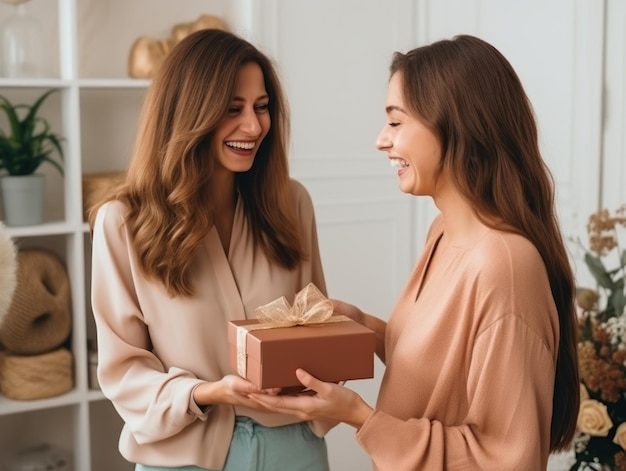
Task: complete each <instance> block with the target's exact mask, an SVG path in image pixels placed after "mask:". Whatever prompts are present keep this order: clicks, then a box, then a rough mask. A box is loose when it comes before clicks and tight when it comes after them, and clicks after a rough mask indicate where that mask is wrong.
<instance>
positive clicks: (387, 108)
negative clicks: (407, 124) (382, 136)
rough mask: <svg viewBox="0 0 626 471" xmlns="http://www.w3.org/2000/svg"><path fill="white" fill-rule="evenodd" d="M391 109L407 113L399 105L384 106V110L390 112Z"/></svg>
mask: <svg viewBox="0 0 626 471" xmlns="http://www.w3.org/2000/svg"><path fill="white" fill-rule="evenodd" d="M392 111H399V112H400V113H404V114H408V113H407V112H406V110H405V109H404V108H402V107H400V106H396V105H389V106H387V107H385V112H387V113H391V112H392Z"/></svg>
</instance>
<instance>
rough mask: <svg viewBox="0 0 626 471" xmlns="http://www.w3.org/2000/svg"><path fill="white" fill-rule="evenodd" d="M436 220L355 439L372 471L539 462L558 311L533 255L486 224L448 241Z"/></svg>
mask: <svg viewBox="0 0 626 471" xmlns="http://www.w3.org/2000/svg"><path fill="white" fill-rule="evenodd" d="M442 232H443V225H442V223H441V221H436V222H435V223H434V225H433V228H432V230H431V234H430V236H429V238H428V240H427V243H426V247H425V250H424V252H423V254H422V256H421V257H420V259H419V260H418V262H417V265H416V267H415V269H414V271H413V273H412V275H411V277H410V278H409V280H408V282H407V284H406V287H405V288H404V291H403V293H402V294H401V295H400V298H399V300H398V302H397V305H396V307H395V309H394V310H393V312H392V314H391V317H390V319H389V323H388V327H387V331H386V339H385V348H386V360H387V367H386V370H385V375H384V377H383V380H382V384H381V390H380V394H379V397H378V402H377V406H376V410H375V411H374V412H373V413H372V414H371V415H370V416H369V417H368V419H367V420H366V422H365V424H364V425H363V426H362V427H361V429H360V430H359V432H358V433H357V440H358V441H359V443H360V444H361V446H362V447H363V448H364V449H365V450H366V451H367V452H368V453H369V455H370V456H371V457H372V460H373V462H374V467H375V468H376V469H379V470H381V471H396V470H402V471H409V470H428V471H437V470H454V471H461V470H468V471H469V470H471V471H476V470H494V471H540V470H545V469H546V467H547V461H548V455H549V446H550V423H551V416H552V394H553V390H554V379H555V367H556V356H557V350H558V344H559V323H558V316H557V312H556V307H555V304H554V301H553V299H552V295H551V291H550V285H549V282H548V277H547V273H546V269H545V265H544V263H543V261H542V259H541V256H540V255H539V253H538V252H537V250H536V249H535V247H534V246H533V245H532V244H531V243H530V242H529V241H528V240H526V239H524V238H523V237H521V236H519V235H515V234H510V233H504V232H499V231H495V230H492V231H489V232H488V233H487V235H486V236H484V237H483V238H482V240H480V241H479V242H478V243H477V244H475V245H472V246H468V247H448V248H446V249H445V250H444V251H443V252H442V253H441V254H439V255H438V256H439V257H440V258H439V259H438V260H439V261H440V262H441V263H440V264H439V265H438V266H437V267H433V269H432V270H431V272H430V273H429V280H428V283H427V284H423V280H424V274H425V271H426V268H427V267H428V262H429V260H430V257H431V254H432V252H433V250H434V248H435V246H436V244H437V242H438V241H439V239H440V237H441V235H442Z"/></svg>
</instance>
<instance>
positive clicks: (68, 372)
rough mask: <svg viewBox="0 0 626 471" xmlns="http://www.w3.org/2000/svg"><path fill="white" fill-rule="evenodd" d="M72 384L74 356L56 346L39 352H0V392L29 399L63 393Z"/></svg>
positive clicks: (21, 398) (14, 397)
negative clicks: (24, 354) (19, 353)
mask: <svg viewBox="0 0 626 471" xmlns="http://www.w3.org/2000/svg"><path fill="white" fill-rule="evenodd" d="M73 387H74V358H73V356H72V353H71V352H70V351H69V350H67V349H65V348H59V349H58V350H54V351H52V352H48V353H44V354H42V355H27V356H22V355H12V354H9V353H6V352H5V353H3V354H2V355H0V392H2V394H4V395H5V396H6V397H8V398H10V399H16V400H19V401H29V400H34V399H43V398H46V397H54V396H58V395H59V394H63V393H65V392H67V391H69V390H70V389H72V388H73Z"/></svg>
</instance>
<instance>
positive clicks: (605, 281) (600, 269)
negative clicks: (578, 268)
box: [585, 252, 615, 290]
mask: <svg viewBox="0 0 626 471" xmlns="http://www.w3.org/2000/svg"><path fill="white" fill-rule="evenodd" d="M585 263H586V264H587V267H588V268H589V271H590V272H591V274H592V275H593V277H594V278H595V279H596V281H597V282H598V284H599V285H600V286H602V287H603V288H606V289H609V290H613V289H615V283H614V282H613V279H612V278H611V277H610V276H609V274H608V273H607V270H606V268H605V267H604V263H602V260H601V259H600V258H599V257H594V256H593V255H591V254H590V253H589V252H587V253H585Z"/></svg>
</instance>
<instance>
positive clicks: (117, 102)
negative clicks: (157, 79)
mask: <svg viewBox="0 0 626 471" xmlns="http://www.w3.org/2000/svg"><path fill="white" fill-rule="evenodd" d="M26 7H27V9H28V12H29V13H30V14H32V15H34V16H35V17H37V18H38V20H39V21H40V22H41V24H42V34H43V35H44V36H45V39H46V44H49V51H48V56H47V57H48V59H49V62H50V63H49V72H48V73H47V74H46V77H45V78H40V79H8V78H2V77H0V93H1V94H3V95H5V96H7V97H9V98H10V99H11V100H12V101H14V102H19V101H21V102H24V103H29V102H32V101H33V100H34V99H35V98H36V97H38V96H39V95H41V94H42V93H43V91H45V90H47V89H50V88H55V89H59V91H60V93H55V94H53V95H51V96H50V97H49V99H48V100H47V101H46V103H44V106H43V107H42V109H41V113H42V115H43V116H45V117H46V118H47V119H48V120H49V121H50V122H51V124H52V126H53V129H54V130H55V132H58V133H59V134H61V135H63V136H64V137H65V142H64V153H65V162H64V171H65V175H64V176H61V175H59V174H58V172H56V170H55V169H54V168H52V167H51V166H49V165H47V164H43V165H42V167H40V169H39V170H38V173H43V174H45V175H46V206H45V214H44V219H45V221H44V223H43V224H41V225H39V226H29V227H11V228H9V234H10V235H11V236H12V237H13V239H14V241H15V242H16V245H17V246H18V248H26V247H41V248H45V249H50V250H53V251H54V252H55V253H56V254H58V255H59V256H60V257H61V259H62V260H64V262H65V265H66V268H67V272H68V276H69V278H70V283H71V288H72V319H73V327H72V334H71V337H70V339H69V344H70V346H71V349H72V353H73V356H74V379H75V387H74V388H73V390H71V391H70V392H68V393H67V394H63V395H61V396H58V397H52V398H47V399H42V400H34V401H15V400H9V399H8V398H6V397H2V396H0V465H1V464H2V461H3V459H4V458H6V457H8V456H10V455H11V454H13V453H14V452H15V451H18V450H21V449H25V448H29V447H32V446H36V445H39V444H41V443H49V444H51V445H55V446H57V447H59V448H61V449H62V450H65V451H67V452H69V453H70V454H71V456H72V460H73V466H72V468H73V469H74V470H75V471H90V470H91V471H110V470H116V471H123V470H131V469H133V465H131V464H129V463H127V462H126V461H125V460H123V459H122V458H121V457H120V456H119V453H118V451H117V441H118V436H119V432H120V429H121V426H122V422H121V420H120V419H119V417H118V415H117V413H116V412H115V410H114V409H113V407H112V405H111V404H110V403H109V401H108V400H106V398H104V396H103V395H102V393H101V392H100V391H99V390H93V389H90V388H89V381H88V349H87V344H88V341H89V340H93V339H95V325H94V322H93V316H92V312H91V306H90V272H91V264H90V259H91V252H90V235H89V228H88V226H87V224H86V223H85V222H84V220H83V208H82V176H83V174H86V173H93V172H107V171H118V170H123V169H125V168H126V166H127V162H128V158H129V155H130V152H131V148H132V143H133V139H134V135H135V130H136V123H137V118H138V114H139V109H140V105H141V101H142V99H143V95H144V92H145V89H146V87H147V85H148V83H149V81H147V80H136V79H131V78H129V77H128V75H127V72H126V71H127V68H126V67H127V58H128V53H129V51H130V48H131V45H132V43H133V41H134V40H135V39H136V38H138V37H139V36H149V37H154V38H158V39H161V38H165V37H168V35H169V33H170V31H171V27H172V26H174V24H177V23H181V22H189V21H193V20H195V19H196V18H197V17H198V16H199V15H201V14H212V15H217V16H220V17H221V18H223V19H225V20H226V21H227V23H228V24H229V26H230V28H231V29H232V30H234V31H242V25H241V21H238V18H239V19H242V18H243V21H247V20H246V18H249V16H250V15H249V14H247V13H246V12H248V11H249V10H250V9H251V8H252V7H251V0H237V1H234V2H221V1H219V0H176V2H172V1H168V0H133V1H132V2H128V1H127V0H30V1H29V2H28V3H27V4H26ZM12 8H13V6H11V5H7V4H3V3H0V22H2V21H4V20H6V19H7V18H8V17H9V15H10V14H12ZM244 27H245V25H244ZM5 124H6V123H5V122H4V121H2V120H1V118H0V126H4V125H5ZM0 211H1V210H0ZM1 218H2V214H1V213H0V219H1Z"/></svg>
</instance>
